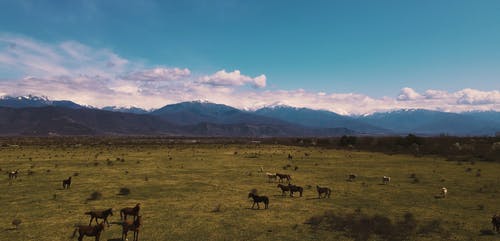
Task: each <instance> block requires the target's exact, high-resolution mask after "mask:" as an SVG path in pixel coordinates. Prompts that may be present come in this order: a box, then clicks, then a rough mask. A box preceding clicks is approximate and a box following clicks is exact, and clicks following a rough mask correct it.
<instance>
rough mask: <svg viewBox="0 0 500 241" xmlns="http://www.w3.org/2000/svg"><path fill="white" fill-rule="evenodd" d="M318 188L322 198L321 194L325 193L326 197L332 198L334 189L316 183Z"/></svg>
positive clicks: (319, 196)
mask: <svg viewBox="0 0 500 241" xmlns="http://www.w3.org/2000/svg"><path fill="white" fill-rule="evenodd" d="M316 190H317V191H318V198H321V194H323V193H324V194H325V198H326V197H327V198H330V194H331V193H332V189H330V188H328V187H320V186H318V185H316Z"/></svg>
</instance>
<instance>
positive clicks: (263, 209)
mask: <svg viewBox="0 0 500 241" xmlns="http://www.w3.org/2000/svg"><path fill="white" fill-rule="evenodd" d="M245 209H247V210H254V211H259V210H260V211H265V210H267V209H265V208H259V209H257V208H245Z"/></svg>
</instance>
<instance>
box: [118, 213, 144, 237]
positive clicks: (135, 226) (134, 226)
mask: <svg viewBox="0 0 500 241" xmlns="http://www.w3.org/2000/svg"><path fill="white" fill-rule="evenodd" d="M141 225H142V216H137V219H136V220H135V221H134V222H130V221H124V222H123V223H122V240H127V234H128V231H134V241H139V229H140V228H141Z"/></svg>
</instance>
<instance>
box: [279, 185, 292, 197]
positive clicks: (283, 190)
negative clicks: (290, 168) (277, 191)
mask: <svg viewBox="0 0 500 241" xmlns="http://www.w3.org/2000/svg"><path fill="white" fill-rule="evenodd" d="M278 187H279V188H281V195H283V196H285V192H289V191H290V187H288V186H286V185H283V184H281V183H280V184H278Z"/></svg>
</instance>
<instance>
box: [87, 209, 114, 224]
mask: <svg viewBox="0 0 500 241" xmlns="http://www.w3.org/2000/svg"><path fill="white" fill-rule="evenodd" d="M85 214H87V215H90V222H89V226H90V224H92V220H93V219H95V223H96V224H99V223H98V222H97V219H98V218H100V219H103V221H102V222H103V223H104V222H105V223H107V224H108V227H109V222H108V216H113V209H111V208H109V209H106V210H104V211H90V212H86V213H85Z"/></svg>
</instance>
